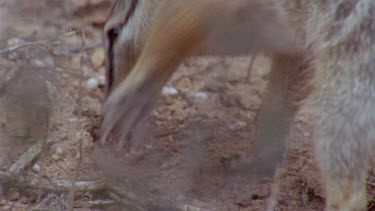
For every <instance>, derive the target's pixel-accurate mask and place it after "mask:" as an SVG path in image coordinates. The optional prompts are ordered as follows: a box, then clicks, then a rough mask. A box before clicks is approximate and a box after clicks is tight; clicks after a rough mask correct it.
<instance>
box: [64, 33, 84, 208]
mask: <svg viewBox="0 0 375 211" xmlns="http://www.w3.org/2000/svg"><path fill="white" fill-rule="evenodd" d="M81 42H82V48H81V58H80V69H81V73H82V74H83V56H84V55H83V54H84V50H85V30H84V29H83V30H82V34H81ZM78 84H79V85H78V96H77V105H78V119H81V118H82V102H81V99H82V78H79V81H78ZM77 128H81V125H80V121H77ZM82 138H83V137H82V136H81V135H80V134H79V135H78V136H77V139H78V149H77V152H78V160H77V163H76V167H75V170H74V176H73V178H72V187H71V189H70V192H69V197H68V209H67V210H68V211H73V208H74V196H75V192H76V185H75V183H76V181H77V178H78V176H79V171H80V168H81V163H82Z"/></svg>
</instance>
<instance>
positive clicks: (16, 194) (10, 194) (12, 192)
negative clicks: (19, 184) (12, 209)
mask: <svg viewBox="0 0 375 211" xmlns="http://www.w3.org/2000/svg"><path fill="white" fill-rule="evenodd" d="M7 197H8V199H9V200H11V201H18V200H19V199H20V198H21V195H20V193H19V192H18V191H16V190H15V189H13V188H11V189H9V191H8V193H7Z"/></svg>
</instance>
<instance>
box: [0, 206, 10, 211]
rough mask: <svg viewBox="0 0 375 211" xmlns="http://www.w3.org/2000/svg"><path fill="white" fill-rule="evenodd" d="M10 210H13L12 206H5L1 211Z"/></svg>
mask: <svg viewBox="0 0 375 211" xmlns="http://www.w3.org/2000/svg"><path fill="white" fill-rule="evenodd" d="M10 208H11V206H9V205H6V206H3V207H2V208H1V209H2V210H10Z"/></svg>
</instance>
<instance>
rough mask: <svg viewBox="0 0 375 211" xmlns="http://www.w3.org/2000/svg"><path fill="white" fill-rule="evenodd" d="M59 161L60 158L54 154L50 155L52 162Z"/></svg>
mask: <svg viewBox="0 0 375 211" xmlns="http://www.w3.org/2000/svg"><path fill="white" fill-rule="evenodd" d="M59 159H60V156H58V155H56V154H53V155H52V160H54V161H58V160H59Z"/></svg>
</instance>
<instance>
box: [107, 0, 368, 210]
mask: <svg viewBox="0 0 375 211" xmlns="http://www.w3.org/2000/svg"><path fill="white" fill-rule="evenodd" d="M105 36H106V48H107V63H106V65H107V99H106V101H105V103H104V105H103V110H102V112H103V117H104V120H103V124H102V128H101V131H102V137H103V138H102V140H103V139H104V140H105V139H107V137H108V134H109V133H110V132H111V131H113V130H114V129H115V130H117V131H121V132H120V133H119V134H118V136H117V137H116V139H118V140H122V139H124V137H125V136H126V135H127V134H128V133H129V131H131V130H132V129H134V127H135V126H137V125H138V124H139V122H141V121H142V120H143V119H144V117H145V116H146V115H147V113H148V112H149V111H150V109H151V108H152V106H153V105H154V103H155V101H156V100H157V99H158V97H159V95H160V92H161V89H162V87H163V85H164V84H165V83H166V82H167V81H168V79H169V78H170V76H171V74H172V73H173V72H174V71H175V70H176V68H177V66H178V65H179V64H180V63H181V61H182V60H183V59H185V58H187V57H189V56H197V55H203V54H211V55H212V54H215V55H244V54H254V53H258V52H260V53H264V54H266V55H269V56H270V57H271V60H272V68H271V72H270V74H271V75H270V79H269V80H270V81H269V85H268V87H267V90H266V92H265V95H264V101H263V107H262V109H261V111H260V114H259V123H258V129H257V131H259V132H258V134H257V138H259V139H262V140H261V141H262V145H265V146H266V145H269V146H272V145H273V144H277V143H276V142H275V143H274V141H276V139H277V140H278V142H280V140H282V141H283V140H284V139H285V136H286V135H287V131H288V129H289V122H290V121H288V120H290V119H291V117H293V114H294V113H295V110H296V106H294V105H295V104H293V102H295V101H296V99H299V98H301V97H303V99H304V100H303V101H301V103H299V105H301V106H309V110H311V111H312V113H313V116H314V118H313V120H314V121H313V122H312V125H313V140H314V143H315V154H316V156H315V158H316V161H317V163H318V166H319V168H320V172H321V174H322V178H323V179H324V185H325V194H326V205H325V207H326V210H366V202H367V199H366V180H365V179H366V175H367V167H368V162H369V161H368V160H369V157H370V155H371V153H372V151H373V147H374V146H373V145H374V143H375V112H374V109H375V1H373V0H331V1H328V0H327V1H317V0H236V1H230V0H118V1H117V2H116V4H115V6H114V8H113V9H112V12H111V14H110V17H109V19H108V22H107V24H106V26H105ZM304 70H308V72H311V73H312V74H311V75H312V76H311V77H312V79H311V81H310V82H309V83H306V82H304V84H305V86H306V87H309V92H308V94H307V92H306V93H303V92H302V91H300V90H305V89H301V87H300V86H296V84H299V85H300V84H301V83H298V82H301V81H305V80H304V78H306V77H304V75H305V74H302V73H303V72H304ZM307 85H308V86H307ZM296 87H300V88H299V89H297V88H296ZM264 127H271V130H273V129H274V128H273V127H275V128H277V130H278V131H277V132H275V133H274V136H275V134H276V135H278V137H277V136H276V138H275V137H267V134H266V132H263V133H265V134H262V131H267V129H266V128H264ZM269 130H270V129H268V131H269ZM273 139H275V140H273ZM271 151H272V150H271Z"/></svg>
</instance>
